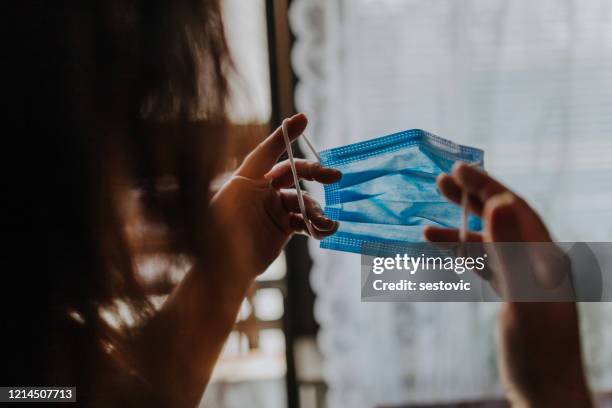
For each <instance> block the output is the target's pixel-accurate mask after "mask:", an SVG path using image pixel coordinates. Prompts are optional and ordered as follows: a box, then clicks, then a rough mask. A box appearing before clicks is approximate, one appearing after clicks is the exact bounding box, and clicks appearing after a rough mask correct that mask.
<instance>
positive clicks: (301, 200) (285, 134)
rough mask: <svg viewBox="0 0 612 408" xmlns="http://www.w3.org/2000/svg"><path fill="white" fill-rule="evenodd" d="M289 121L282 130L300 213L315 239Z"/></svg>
mask: <svg viewBox="0 0 612 408" xmlns="http://www.w3.org/2000/svg"><path fill="white" fill-rule="evenodd" d="M288 120H289V119H285V120H283V124H282V125H281V129H282V130H283V138H284V139H285V147H286V148H287V155H288V156H289V165H290V166H291V173H292V174H293V184H295V190H296V192H297V197H298V204H299V206H300V212H301V213H302V218H304V224H306V228H307V229H308V233H309V234H310V236H311V237H314V236H315V233H314V228H313V226H312V222H311V221H310V219H309V218H308V215H307V214H306V205H304V194H303V193H302V188H301V187H300V179H299V177H298V174H297V170H296V168H295V159H294V158H293V149H292V148H291V140H290V139H289V131H288V130H287V122H288ZM302 136H304V140H305V141H306V144H307V145H308V147H309V148H310V150H312V152H313V153H314V155H315V156H316V157H317V159H318V160H319V162H321V157H320V156H319V154H318V153H317V151H316V150H315V148H314V146H313V145H312V143H310V140H308V138H307V137H306V135H304V134H302Z"/></svg>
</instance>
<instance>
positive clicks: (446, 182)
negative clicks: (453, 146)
mask: <svg viewBox="0 0 612 408" xmlns="http://www.w3.org/2000/svg"><path fill="white" fill-rule="evenodd" d="M436 182H437V184H438V188H439V189H440V192H441V193H442V194H443V195H444V196H445V197H446V198H448V199H449V200H450V201H451V202H453V203H455V204H457V205H461V196H462V194H463V189H462V188H461V187H459V185H458V184H457V182H456V181H455V180H454V179H453V177H451V176H450V175H448V174H446V173H442V174H440V175H439V176H438V177H437V179H436ZM482 209H483V204H482V201H480V199H479V198H478V197H476V196H475V195H473V194H468V210H469V211H471V212H473V213H474V214H476V215H478V216H481V215H482Z"/></svg>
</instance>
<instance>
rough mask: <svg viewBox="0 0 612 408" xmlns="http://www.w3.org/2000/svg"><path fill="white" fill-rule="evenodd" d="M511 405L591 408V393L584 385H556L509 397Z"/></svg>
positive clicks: (527, 407)
mask: <svg viewBox="0 0 612 408" xmlns="http://www.w3.org/2000/svg"><path fill="white" fill-rule="evenodd" d="M511 402H512V406H513V407H514V406H516V407H525V408H538V407H561V406H568V407H574V408H591V407H593V402H592V398H591V393H590V391H589V389H588V388H587V387H586V386H580V387H572V388H563V387H559V386H556V385H555V387H554V388H551V389H550V390H546V391H542V392H540V393H538V394H535V395H532V396H529V397H524V398H514V399H513V398H511Z"/></svg>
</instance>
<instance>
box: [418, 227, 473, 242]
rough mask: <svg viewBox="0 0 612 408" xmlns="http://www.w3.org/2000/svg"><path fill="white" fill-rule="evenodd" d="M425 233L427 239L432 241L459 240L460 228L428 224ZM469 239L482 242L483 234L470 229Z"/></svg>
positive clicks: (469, 240)
mask: <svg viewBox="0 0 612 408" xmlns="http://www.w3.org/2000/svg"><path fill="white" fill-rule="evenodd" d="M423 233H424V235H425V239H426V240H428V241H430V242H459V230H458V229H456V228H440V227H434V226H427V227H425V230H424V231H423ZM467 241H468V242H482V235H480V234H478V233H476V232H469V231H468V235H467Z"/></svg>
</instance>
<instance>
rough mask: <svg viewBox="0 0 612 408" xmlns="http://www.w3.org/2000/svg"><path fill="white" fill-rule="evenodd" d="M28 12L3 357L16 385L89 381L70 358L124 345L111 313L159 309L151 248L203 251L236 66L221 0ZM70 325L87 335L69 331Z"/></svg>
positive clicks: (21, 31)
mask: <svg viewBox="0 0 612 408" xmlns="http://www.w3.org/2000/svg"><path fill="white" fill-rule="evenodd" d="M19 7H20V10H18V14H16V17H15V19H14V21H13V23H14V27H13V28H12V29H11V31H10V32H11V34H12V35H13V36H14V38H15V39H14V41H15V42H18V43H19V48H20V52H19V53H18V54H14V55H12V58H11V62H12V63H14V64H16V68H17V71H20V72H17V73H16V74H15V76H14V77H11V78H10V79H11V80H13V81H14V82H15V85H16V88H17V89H16V90H17V92H18V95H17V96H16V97H15V98H14V99H12V102H13V105H14V107H16V108H17V112H16V113H15V116H14V119H16V121H15V122H14V123H15V124H16V125H17V126H15V127H14V129H11V131H10V132H9V133H10V139H11V140H14V141H17V143H15V145H14V146H12V147H11V148H8V147H7V149H8V150H6V151H11V152H13V153H12V154H13V155H15V156H16V157H15V159H16V160H10V164H9V163H8V162H7V163H4V165H5V167H6V168H5V169H3V170H4V171H3V174H4V175H5V176H7V177H9V178H10V179H11V181H10V184H11V189H10V193H9V195H8V196H7V197H10V198H9V200H8V201H10V206H11V207H8V208H7V210H6V215H7V216H10V218H12V220H13V221H15V224H16V225H15V228H14V229H13V230H12V231H11V234H10V236H11V238H12V240H13V243H14V247H15V248H16V249H15V250H16V251H17V252H15V253H14V254H13V256H14V257H15V259H16V260H17V263H16V265H17V268H18V269H14V270H10V271H6V275H7V276H6V277H5V279H4V281H5V282H6V283H7V285H5V290H6V291H9V292H11V293H8V294H7V295H6V296H5V297H4V301H6V302H5V303H6V304H5V305H3V306H4V307H3V312H2V313H3V316H2V317H3V319H2V320H3V322H2V324H3V326H4V327H3V330H2V332H3V333H7V334H8V337H9V345H8V346H7V347H8V348H10V347H14V348H13V349H10V351H9V350H7V356H6V359H4V360H3V363H2V364H3V365H5V364H6V366H5V367H8V369H7V373H6V375H8V376H9V378H8V379H7V381H8V382H5V384H22V385H23V384H32V385H35V384H51V383H53V381H58V379H60V378H65V377H67V378H79V375H81V374H83V373H81V372H79V370H80V369H79V368H78V367H73V366H71V365H75V364H76V365H77V366H78V365H79V364H80V365H83V364H87V359H88V358H89V349H90V348H95V347H97V346H99V344H96V345H95V346H94V345H93V344H89V343H92V342H93V343H99V342H110V343H113V342H118V341H119V340H118V338H119V337H117V336H116V335H113V332H112V331H111V330H109V327H108V326H107V325H106V323H105V322H104V320H103V319H102V318H101V317H100V309H101V308H104V307H111V308H112V306H113V304H114V303H113V302H114V301H116V300H118V299H120V300H122V301H123V302H125V303H126V304H128V305H129V306H130V308H131V310H132V313H133V315H134V316H135V317H136V318H137V319H146V318H148V317H149V316H150V315H151V312H152V307H151V305H150V303H149V301H148V297H147V294H146V289H145V286H144V284H143V282H142V279H141V278H140V277H139V275H138V274H137V273H136V268H135V263H136V258H137V255H138V254H139V253H142V252H147V251H148V252H155V253H162V254H165V255H167V256H169V257H172V256H179V255H180V256H186V257H188V258H190V259H194V260H195V261H198V260H203V259H205V258H206V250H207V248H210V245H207V242H208V240H207V233H208V231H209V229H208V228H207V226H208V225H209V223H210V222H211V220H209V214H208V212H207V211H206V209H207V206H208V202H209V199H210V189H209V186H210V182H211V180H212V179H213V177H215V175H216V173H217V171H218V169H219V166H220V165H222V163H221V162H222V159H223V151H224V135H225V130H226V119H225V118H226V112H225V110H226V97H227V94H228V84H227V81H226V73H227V71H228V70H229V69H231V61H230V59H229V56H228V49H227V45H226V42H225V38H224V31H223V24H222V19H221V10H220V5H219V2H218V1H215V0H166V1H164V0H132V1H130V0H128V1H120V0H106V1H103V0H101V1H79V0H73V1H70V0H67V1H53V2H47V1H41V2H30V3H28V4H24V5H23V6H19ZM7 59H8V58H7ZM135 196H137V197H138V200H134V201H135V202H137V203H138V205H139V206H140V210H139V211H138V212H137V214H139V215H140V216H139V218H138V219H139V220H140V221H139V222H138V223H136V224H134V225H132V224H133V221H134V219H135V218H134V217H133V216H132V215H131V214H130V213H129V209H130V208H132V207H130V205H131V204H130V203H129V201H130V200H129V197H135ZM126 200H127V201H126ZM5 208H6V207H5ZM143 220H144V221H143ZM143 228H145V229H146V233H142V230H143ZM155 232H157V233H155ZM130 236H131V237H132V238H134V236H136V239H130ZM134 243H136V244H137V246H135V244H134ZM71 316H72V317H74V318H76V320H77V321H78V322H80V323H82V326H83V327H84V328H83V332H84V333H87V334H86V335H84V337H83V338H84V339H86V340H85V341H84V342H81V341H80V340H78V339H71V338H69V337H70V335H69V334H67V333H69V331H68V332H67V331H65V328H66V327H72V326H71V324H72V323H66V319H68V320H69V319H70V317H71ZM67 325H68V326H67ZM4 329H5V330H4ZM79 339H80V337H79ZM79 354H81V355H80V356H78V355H79ZM70 358H72V360H70ZM78 358H82V359H83V361H79V362H78V363H74V364H73V363H71V361H76V360H75V359H78ZM58 362H60V364H57V363H58ZM57 367H62V368H61V369H60V371H62V372H59V373H58V372H57V371H58V368H57ZM33 376H39V377H33ZM79 380H81V379H79ZM36 381H39V382H38V383H37V382H36ZM83 381H86V380H83Z"/></svg>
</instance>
